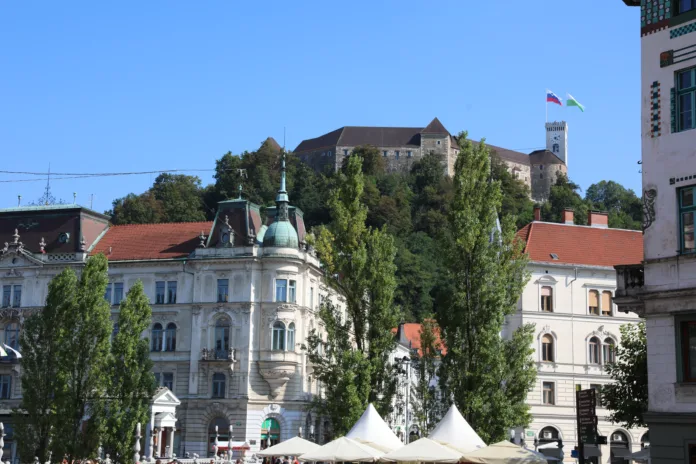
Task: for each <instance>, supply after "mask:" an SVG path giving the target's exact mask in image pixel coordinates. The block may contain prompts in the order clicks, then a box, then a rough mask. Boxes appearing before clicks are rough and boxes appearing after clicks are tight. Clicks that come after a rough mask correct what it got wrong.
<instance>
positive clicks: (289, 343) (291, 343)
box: [285, 322, 297, 351]
mask: <svg viewBox="0 0 696 464" xmlns="http://www.w3.org/2000/svg"><path fill="white" fill-rule="evenodd" d="M296 333H297V331H296V330H295V323H294V322H291V323H290V324H288V326H287V328H286V329H285V339H286V340H285V349H286V351H295V334H296Z"/></svg>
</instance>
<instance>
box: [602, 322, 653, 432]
mask: <svg viewBox="0 0 696 464" xmlns="http://www.w3.org/2000/svg"><path fill="white" fill-rule="evenodd" d="M619 330H620V331H621V344H619V346H618V347H617V349H616V362H614V363H613V364H607V365H606V366H605V369H606V371H607V373H608V374H609V376H610V377H611V379H612V380H613V382H612V383H609V384H606V385H604V387H603V388H602V405H603V406H605V407H606V408H607V409H609V410H610V411H611V414H610V415H609V420H611V421H612V422H614V423H616V424H621V425H622V426H624V427H626V428H629V429H630V428H632V427H645V426H646V424H645V420H644V419H643V414H645V413H646V412H647V410H648V350H647V343H646V341H647V338H646V334H645V322H640V323H639V324H625V325H622V326H621V328H620V329H619Z"/></svg>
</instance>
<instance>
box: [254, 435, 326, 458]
mask: <svg viewBox="0 0 696 464" xmlns="http://www.w3.org/2000/svg"><path fill="white" fill-rule="evenodd" d="M319 448H321V446H319V445H317V444H316V443H312V442H311V441H309V440H305V439H304V438H300V437H293V438H291V439H289V440H285V441H282V442H280V443H278V444H277V445H273V446H271V447H269V448H266V449H265V450H263V451H259V452H258V453H256V455H257V456H301V455H303V454H305V453H309V452H310V451H314V450H317V449H319Z"/></svg>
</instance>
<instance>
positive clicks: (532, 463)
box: [462, 441, 546, 464]
mask: <svg viewBox="0 0 696 464" xmlns="http://www.w3.org/2000/svg"><path fill="white" fill-rule="evenodd" d="M462 461H464V462H471V463H474V464H546V458H544V457H542V456H537V455H536V454H534V453H532V452H531V451H529V450H527V449H524V448H522V447H521V446H518V445H515V444H514V443H510V442H509V441H501V442H499V443H495V444H493V445H490V446H487V447H485V448H481V449H478V450H476V451H472V452H471V453H466V454H464V457H462Z"/></svg>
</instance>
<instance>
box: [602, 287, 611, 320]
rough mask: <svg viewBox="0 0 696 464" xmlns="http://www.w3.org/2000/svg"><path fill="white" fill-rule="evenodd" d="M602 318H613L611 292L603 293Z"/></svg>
mask: <svg viewBox="0 0 696 464" xmlns="http://www.w3.org/2000/svg"><path fill="white" fill-rule="evenodd" d="M602 316H611V292H602Z"/></svg>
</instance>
